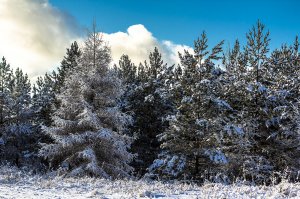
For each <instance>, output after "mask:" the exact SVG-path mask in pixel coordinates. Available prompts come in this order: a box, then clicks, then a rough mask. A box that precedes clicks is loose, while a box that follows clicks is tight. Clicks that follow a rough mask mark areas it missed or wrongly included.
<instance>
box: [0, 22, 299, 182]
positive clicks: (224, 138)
mask: <svg viewBox="0 0 300 199" xmlns="http://www.w3.org/2000/svg"><path fill="white" fill-rule="evenodd" d="M246 37H247V44H246V45H245V46H240V43H239V41H238V40H237V41H236V42H235V45H234V48H233V49H228V50H227V51H226V52H224V51H223V49H222V45H223V43H224V42H223V41H221V42H220V43H218V44H217V45H216V46H215V47H213V48H209V47H208V44H207V43H208V39H207V36H206V34H205V32H203V33H202V35H201V36H200V37H199V38H198V39H197V40H195V42H194V53H193V54H191V53H190V52H188V51H184V53H182V54H180V53H179V58H180V62H181V63H180V64H179V65H168V64H167V63H164V61H163V59H162V56H161V54H160V52H159V51H158V49H157V48H155V49H154V50H153V52H151V53H150V55H149V60H147V61H145V62H144V63H140V64H139V65H138V66H136V65H135V64H134V63H132V62H131V60H130V58H129V57H128V56H127V55H123V56H122V57H121V59H120V61H119V64H118V65H115V66H114V67H113V68H111V67H110V62H111V55H110V49H109V47H108V46H106V45H105V42H104V41H103V40H102V38H101V35H99V34H98V33H97V31H96V30H95V27H93V30H92V31H91V32H90V33H89V35H88V38H87V40H86V41H85V44H84V45H83V47H82V48H79V47H78V45H77V43H76V42H74V43H73V44H72V45H71V47H70V48H69V49H67V54H66V56H65V57H64V59H63V61H62V62H61V66H60V67H59V68H58V70H57V71H56V72H55V71H54V72H53V73H52V74H46V75H45V76H44V77H41V78H39V79H38V81H37V82H36V84H35V85H33V87H32V89H31V85H30V82H29V80H28V77H27V75H26V74H24V73H23V72H22V71H21V70H20V69H17V70H16V71H13V70H12V69H11V68H10V66H9V65H8V64H7V63H6V60H5V59H4V58H3V60H2V62H1V63H0V77H1V82H0V89H1V90H0V103H1V104H0V105H1V107H0V117H1V118H0V130H1V131H0V150H1V151H0V161H1V162H2V163H4V162H10V163H12V164H16V165H17V166H20V167H21V166H27V167H30V168H31V169H36V170H38V171H41V170H44V171H47V170H53V169H54V170H57V171H58V173H59V174H62V175H67V176H84V175H89V176H99V177H105V178H112V179H114V178H122V177H133V176H135V177H138V178H141V177H144V178H151V179H165V180H169V179H178V180H183V179H184V180H195V181H196V182H200V183H201V182H203V181H204V180H210V181H213V182H224V183H231V182H234V181H236V180H246V181H250V182H254V183H257V184H262V183H271V182H274V181H276V182H279V181H280V180H282V179H283V178H286V179H288V180H291V181H298V180H299V171H300V146H299V145H300V131H299V127H300V126H299V125H300V123H299V122H300V112H299V111H300V107H299V97H300V93H299V92H300V90H299V89H300V85H299V83H300V57H299V42H298V37H296V39H295V42H294V44H293V45H291V46H288V45H286V44H284V45H282V47H281V48H279V49H275V50H274V51H272V52H270V50H269V42H270V39H269V32H268V31H266V30H265V27H264V25H263V24H261V23H260V22H259V21H258V22H257V24H256V25H255V26H253V28H252V29H251V30H250V31H249V32H248V33H247V34H246Z"/></svg>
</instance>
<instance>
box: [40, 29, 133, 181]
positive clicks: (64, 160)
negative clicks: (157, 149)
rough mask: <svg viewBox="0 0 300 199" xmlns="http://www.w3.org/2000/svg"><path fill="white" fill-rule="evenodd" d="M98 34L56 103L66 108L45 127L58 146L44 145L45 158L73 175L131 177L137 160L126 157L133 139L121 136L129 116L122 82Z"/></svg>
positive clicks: (92, 36) (88, 42) (89, 42)
mask: <svg viewBox="0 0 300 199" xmlns="http://www.w3.org/2000/svg"><path fill="white" fill-rule="evenodd" d="M93 28H94V29H93V32H91V33H90V34H89V37H88V39H87V40H86V41H85V46H84V48H83V49H82V58H81V59H80V60H79V62H78V63H79V64H78V67H77V69H76V72H75V71H74V72H72V73H71V75H70V76H69V77H68V78H67V80H66V81H65V83H64V87H63V89H62V92H61V94H59V95H58V97H57V98H58V99H59V100H60V103H61V105H60V107H59V108H58V109H57V110H56V111H55V112H54V114H53V125H52V126H48V127H44V130H45V131H46V133H48V134H49V135H50V136H51V137H52V138H53V139H54V143H53V144H48V145H44V146H43V148H42V149H41V151H40V154H41V155H42V156H43V157H45V158H48V159H49V160H50V162H51V166H52V167H55V168H58V167H59V168H60V169H62V170H66V171H68V172H69V173H70V175H86V174H89V175H92V176H101V177H105V178H111V177H112V178H117V177H128V176H129V174H130V172H131V171H132V168H131V167H130V166H129V165H128V163H129V162H130V161H131V160H132V158H133V155H132V154H130V153H129V152H128V151H127V149H128V148H129V146H130V143H131V139H130V138H129V137H128V136H125V135H124V134H122V131H123V129H124V126H125V124H126V123H127V121H128V116H127V115H125V114H122V113H121V112H120V111H119V110H118V107H117V103H116V99H117V98H118V97H119V96H120V95H121V93H122V92H121V91H122V90H121V82H120V80H119V79H118V77H117V76H116V75H115V73H113V72H112V71H111V70H110V69H109V68H108V65H109V63H110V59H111V58H110V50H109V48H108V47H107V46H106V45H104V42H103V40H102V38H101V35H100V34H98V33H97V32H96V29H95V26H94V27H93Z"/></svg>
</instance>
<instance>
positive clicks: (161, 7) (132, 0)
mask: <svg viewBox="0 0 300 199" xmlns="http://www.w3.org/2000/svg"><path fill="white" fill-rule="evenodd" d="M50 3H51V4H52V6H54V7H57V8H58V9H60V10H62V11H64V12H66V13H68V14H70V15H71V16H73V17H74V19H75V21H77V22H78V24H79V25H80V26H83V27H88V26H89V25H90V24H91V21H92V20H93V18H95V19H96V20H97V24H98V27H99V28H100V30H101V31H103V32H107V33H112V32H117V31H126V29H127V28H128V27H129V26H131V25H134V24H143V25H144V26H145V27H146V28H147V29H148V30H149V31H150V32H152V33H153V35H154V36H155V37H156V38H158V39H159V40H171V41H173V42H175V43H180V44H185V45H189V46H192V44H193V40H194V39H196V38H197V37H198V36H199V35H200V34H201V32H202V31H203V30H205V31H206V32H207V34H208V38H209V43H210V44H211V45H214V44H216V43H217V42H218V41H220V40H222V39H225V40H226V42H225V47H226V46H228V44H229V43H230V44H231V45H232V43H233V41H234V40H235V39H236V38H239V39H240V40H241V42H242V43H244V42H245V33H246V32H247V31H248V30H249V29H250V28H251V26H252V25H253V24H255V23H256V21H257V19H260V20H261V21H262V22H263V23H264V24H265V25H266V26H267V28H268V29H269V30H270V32H271V48H276V47H280V45H281V44H282V43H284V42H287V43H292V42H293V41H294V38H295V36H296V35H297V34H299V33H300V22H299V19H300V12H299V7H300V1H299V0H264V1H263V0H260V1H259V0H249V1H242V0H240V1H238V0H227V1H225V0H214V1H213V0H210V1H209V0H205V1H203V0H198V1H195V0H190V1H188V0H187V1H182V0H180V1H179V0H161V1H159V0H127V1H126V0H72V1H71V0H50Z"/></svg>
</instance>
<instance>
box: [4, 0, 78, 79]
mask: <svg viewBox="0 0 300 199" xmlns="http://www.w3.org/2000/svg"><path fill="white" fill-rule="evenodd" d="M74 24H75V23H73V21H72V18H71V17H69V16H67V15H66V14H64V13H63V12H60V11H59V10H57V9H56V8H54V7H52V6H51V5H50V4H49V3H48V1H47V0H0V27H1V31H0V56H1V57H2V56H4V57H5V58H6V59H7V61H8V63H10V64H11V66H12V67H14V68H16V67H20V68H22V69H23V70H24V71H25V72H26V73H28V74H29V76H30V77H35V76H37V75H43V74H44V73H45V72H47V71H49V70H50V69H52V68H53V67H54V66H57V65H58V63H59V62H60V61H61V60H62V58H63V56H64V54H65V52H66V48H67V47H69V46H70V44H71V42H73V41H74V40H75V39H76V31H75V30H76V27H75V25H74Z"/></svg>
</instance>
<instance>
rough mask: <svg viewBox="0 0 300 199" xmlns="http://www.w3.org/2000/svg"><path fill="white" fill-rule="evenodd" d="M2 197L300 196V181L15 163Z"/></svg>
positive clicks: (1, 179) (2, 178)
mask: <svg viewBox="0 0 300 199" xmlns="http://www.w3.org/2000/svg"><path fill="white" fill-rule="evenodd" d="M0 198H1V199H4V198H5V199H6V198H18V199H19V198H20V199H21V198H34V199H35V198H36V199H43V198H55V199H58V198H60V199H69V198H72V199H81V198H101V199H104V198H105V199H113V198H116V199H117V198H118V199H119V198H120V199H121V198H130V199H131V198H132V199H134V198H163V199H165V198H180V199H181V198H186V199H196V198H227V199H228V198H234V199H235V198H274V199H275V198H276V199H277V198H278V199H279V198H300V184H299V183H296V184H291V183H281V184H279V185H274V186H250V185H245V184H239V183H236V184H234V185H223V184H212V183H205V184H204V185H203V186H198V185H195V184H188V183H182V182H181V183H180V182H173V183H162V182H156V181H148V182H147V181H141V180H139V181H133V180H114V181H111V180H104V179H96V178H80V179H76V178H63V177H58V176H56V175H55V173H54V172H53V173H49V174H47V175H30V174H27V173H25V172H23V171H20V170H17V169H15V168H11V167H1V168H0Z"/></svg>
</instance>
